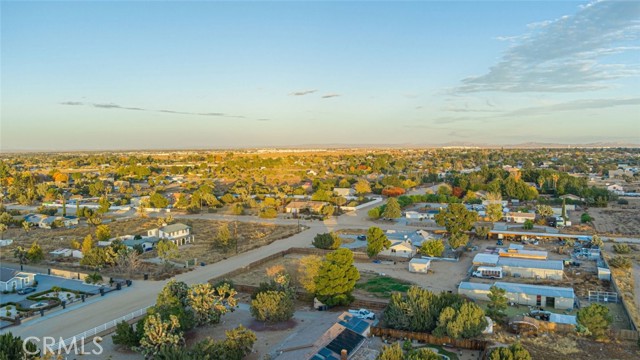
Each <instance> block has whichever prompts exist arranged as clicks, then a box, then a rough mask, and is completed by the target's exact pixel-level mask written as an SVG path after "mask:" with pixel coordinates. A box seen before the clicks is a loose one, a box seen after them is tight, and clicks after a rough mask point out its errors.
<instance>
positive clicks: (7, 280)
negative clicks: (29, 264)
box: [0, 267, 36, 291]
mask: <svg viewBox="0 0 640 360" xmlns="http://www.w3.org/2000/svg"><path fill="white" fill-rule="evenodd" d="M35 276H36V274H34V273H29V272H24V271H20V270H14V269H10V268H5V267H2V268H0V291H14V290H20V289H23V288H25V287H29V286H31V285H32V284H33V282H34V280H35Z"/></svg>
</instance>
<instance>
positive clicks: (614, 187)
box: [607, 184, 624, 195]
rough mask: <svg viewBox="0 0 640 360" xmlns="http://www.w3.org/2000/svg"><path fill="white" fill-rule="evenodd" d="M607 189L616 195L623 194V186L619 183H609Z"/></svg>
mask: <svg viewBox="0 0 640 360" xmlns="http://www.w3.org/2000/svg"><path fill="white" fill-rule="evenodd" d="M607 190H609V191H611V192H612V193H614V194H616V195H622V194H624V188H623V187H622V185H620V184H611V185H609V186H607Z"/></svg>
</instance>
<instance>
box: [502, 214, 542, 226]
mask: <svg viewBox="0 0 640 360" xmlns="http://www.w3.org/2000/svg"><path fill="white" fill-rule="evenodd" d="M535 219H536V214H535V213H523V212H508V213H506V214H505V215H504V221H506V222H513V223H516V224H524V222H525V221H527V220H531V221H534V220H535Z"/></svg>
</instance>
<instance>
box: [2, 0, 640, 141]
mask: <svg viewBox="0 0 640 360" xmlns="http://www.w3.org/2000/svg"><path fill="white" fill-rule="evenodd" d="M0 6H1V8H0V10H1V25H0V26H1V38H0V41H1V43H0V45H1V46H0V50H1V54H0V60H1V64H0V75H1V76H0V104H1V109H0V115H1V118H0V151H22V150H25V151H26V150H48V151H63V150H110V149H113V150H118V149H200V148H205V149H206V148H212V149H213V148H235V147H269V146H273V147H278V146H281V147H286V146H296V145H313V146H321V145H338V144H341V145H348V146H358V145H406V146H420V145H436V144H452V143H476V144H488V145H503V144H519V143H528V142H546V143H563V144H585V143H593V142H622V143H636V144H637V143H640V2H639V1H598V2H591V1H571V0H567V1H542V2H537V1H491V2H490V1H473V2H465V1H447V2H437V1H415V2H378V1H376V2H364V1H350V2H346V1H345V2H335V1H334V2H329V1H316V2H310V1H293V2H264V1H255V2H243V1H240V2H215V1H197V2H171V1H132V2H127V1H112V2H103V1H100V2H98V1H84V2H78V1H65V2H52V1H48V2H34V1H2V2H1V3H0Z"/></svg>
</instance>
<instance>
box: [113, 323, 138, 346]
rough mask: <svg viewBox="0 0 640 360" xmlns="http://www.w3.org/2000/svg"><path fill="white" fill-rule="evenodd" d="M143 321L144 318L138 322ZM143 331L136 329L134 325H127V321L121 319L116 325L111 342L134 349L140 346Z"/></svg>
mask: <svg viewBox="0 0 640 360" xmlns="http://www.w3.org/2000/svg"><path fill="white" fill-rule="evenodd" d="M144 321H145V320H144V319H142V320H140V321H139V322H138V323H142V324H144ZM143 333H144V330H143V331H136V327H135V326H134V325H129V323H128V322H126V321H124V320H123V321H121V322H120V323H118V325H117V326H116V332H115V334H114V335H113V343H114V344H116V345H122V346H125V347H127V348H128V349H131V350H135V348H136V347H138V346H140V339H141V338H142V335H143Z"/></svg>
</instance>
